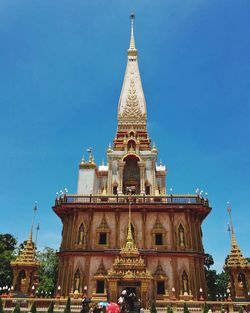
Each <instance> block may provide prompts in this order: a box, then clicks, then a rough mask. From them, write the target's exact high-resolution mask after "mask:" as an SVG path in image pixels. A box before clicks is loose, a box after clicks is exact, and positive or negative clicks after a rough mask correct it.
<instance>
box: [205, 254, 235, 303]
mask: <svg viewBox="0 0 250 313" xmlns="http://www.w3.org/2000/svg"><path fill="white" fill-rule="evenodd" d="M213 264H214V260H213V257H212V255H211V254H208V253H207V254H206V255H205V260H204V267H205V276H206V282H207V289H208V295H209V296H208V298H209V300H216V295H222V296H224V295H225V294H226V293H227V286H228V283H229V275H228V274H227V273H226V272H224V271H222V272H221V273H217V272H216V271H215V270H212V269H210V267H211V266H212V265H213Z"/></svg>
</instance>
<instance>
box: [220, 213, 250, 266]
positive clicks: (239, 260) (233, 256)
mask: <svg viewBox="0 0 250 313" xmlns="http://www.w3.org/2000/svg"><path fill="white" fill-rule="evenodd" d="M228 214H229V217H230V229H229V230H231V232H232V236H231V252H230V254H229V256H228V258H227V260H226V263H225V266H224V268H225V269H229V268H231V269H232V268H239V267H240V268H247V269H250V263H249V262H248V261H247V259H246V258H244V256H243V255H242V253H241V250H240V248H239V246H238V244H237V241H236V237H235V233H234V227H233V222H232V215H231V209H230V208H228Z"/></svg>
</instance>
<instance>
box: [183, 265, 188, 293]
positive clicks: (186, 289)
mask: <svg viewBox="0 0 250 313" xmlns="http://www.w3.org/2000/svg"><path fill="white" fill-rule="evenodd" d="M181 280H182V291H183V294H184V293H187V294H189V283H188V275H187V273H186V272H185V271H184V272H183V273H182V277H181Z"/></svg>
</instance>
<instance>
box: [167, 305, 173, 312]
mask: <svg viewBox="0 0 250 313" xmlns="http://www.w3.org/2000/svg"><path fill="white" fill-rule="evenodd" d="M167 313H173V308H172V307H171V305H168V306H167Z"/></svg>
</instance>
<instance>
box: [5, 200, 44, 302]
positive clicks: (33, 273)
mask: <svg viewBox="0 0 250 313" xmlns="http://www.w3.org/2000/svg"><path fill="white" fill-rule="evenodd" d="M36 211H37V207H36V205H35V207H34V217H35V214H36ZM34 217H33V220H32V224H31V229H30V233H29V238H28V240H27V241H26V242H25V243H24V247H23V249H22V250H21V251H20V254H19V255H18V256H17V258H16V259H15V260H14V261H11V268H12V271H13V283H12V285H13V288H14V294H15V296H19V295H20V296H33V295H34V294H33V293H34V290H35V289H37V287H38V283H39V282H38V269H39V266H40V262H39V261H38V259H37V257H36V246H35V243H34V242H33V240H32V235H33V226H34Z"/></svg>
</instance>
